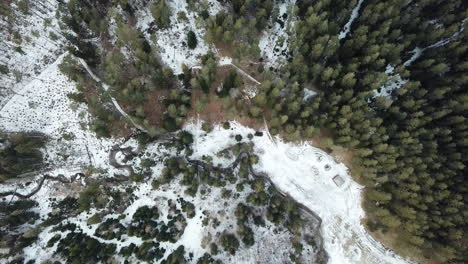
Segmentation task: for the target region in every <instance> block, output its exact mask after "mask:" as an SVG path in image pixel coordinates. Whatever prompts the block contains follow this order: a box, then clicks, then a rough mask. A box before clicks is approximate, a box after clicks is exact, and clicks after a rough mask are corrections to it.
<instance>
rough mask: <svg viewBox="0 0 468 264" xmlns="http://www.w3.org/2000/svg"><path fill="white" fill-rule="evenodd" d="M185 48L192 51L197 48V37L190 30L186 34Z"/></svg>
mask: <svg viewBox="0 0 468 264" xmlns="http://www.w3.org/2000/svg"><path fill="white" fill-rule="evenodd" d="M187 46H188V47H189V48H190V49H194V48H196V47H197V35H195V32H193V31H192V30H190V31H189V32H188V34H187Z"/></svg>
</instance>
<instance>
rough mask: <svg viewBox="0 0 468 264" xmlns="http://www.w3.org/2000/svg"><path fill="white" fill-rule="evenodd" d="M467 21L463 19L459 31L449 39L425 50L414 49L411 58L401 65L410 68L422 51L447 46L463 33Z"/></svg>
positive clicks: (467, 19)
mask: <svg viewBox="0 0 468 264" xmlns="http://www.w3.org/2000/svg"><path fill="white" fill-rule="evenodd" d="M467 21H468V18H465V19H463V21H462V22H461V25H460V30H458V31H457V32H455V33H454V34H453V35H452V36H450V37H449V38H445V39H442V40H439V41H437V42H436V43H434V44H431V45H429V46H427V47H425V48H420V47H416V48H414V49H413V50H412V51H410V53H413V56H411V58H409V59H408V60H407V61H405V62H404V63H403V65H404V66H405V67H408V66H410V65H411V64H412V63H413V62H414V61H415V60H417V59H418V58H419V57H421V55H422V54H423V53H424V51H426V50H427V49H432V48H438V47H442V46H445V45H447V44H448V43H450V42H452V41H453V40H455V39H456V38H457V37H458V36H459V35H460V34H461V33H463V31H464V30H465V24H466V23H467Z"/></svg>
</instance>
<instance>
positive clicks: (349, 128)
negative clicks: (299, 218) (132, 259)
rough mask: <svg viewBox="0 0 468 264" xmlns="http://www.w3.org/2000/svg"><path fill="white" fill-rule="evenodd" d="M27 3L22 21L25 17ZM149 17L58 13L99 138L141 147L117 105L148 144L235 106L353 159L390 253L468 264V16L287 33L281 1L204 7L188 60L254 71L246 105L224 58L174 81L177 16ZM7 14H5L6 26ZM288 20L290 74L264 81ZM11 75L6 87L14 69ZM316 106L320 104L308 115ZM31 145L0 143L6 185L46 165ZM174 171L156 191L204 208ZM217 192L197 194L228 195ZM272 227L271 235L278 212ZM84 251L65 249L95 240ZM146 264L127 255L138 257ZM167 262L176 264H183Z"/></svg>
mask: <svg viewBox="0 0 468 264" xmlns="http://www.w3.org/2000/svg"><path fill="white" fill-rule="evenodd" d="M20 2H21V3H22V4H21V5H20V7H21V9H24V10H26V9H27V8H28V4H27V3H28V1H20ZM147 2H148V1H136V0H135V1H131V0H105V1H95V0H83V1H81V0H70V1H68V2H67V3H65V2H61V4H60V5H59V6H60V8H59V11H60V12H58V13H57V17H59V18H60V26H61V27H62V30H63V31H64V36H65V38H66V40H67V43H68V44H67V51H68V52H69V54H71V55H69V56H68V57H66V59H65V60H64V62H63V63H62V64H61V65H60V69H61V71H62V72H63V73H64V74H65V75H66V76H67V77H68V78H70V80H73V81H75V82H76V83H77V93H71V94H69V95H68V96H69V98H71V99H72V100H74V101H75V102H76V103H85V104H86V105H87V106H88V109H89V112H90V113H91V115H92V116H93V120H92V121H91V125H90V127H91V129H92V130H93V131H94V132H96V134H97V135H98V136H99V137H105V138H111V137H112V136H122V135H124V136H128V135H130V134H131V132H130V129H129V128H128V126H129V122H128V121H127V120H125V119H124V118H122V117H121V116H120V115H119V113H118V112H117V111H116V110H115V109H113V107H112V101H111V98H115V99H116V100H117V101H118V102H119V103H120V104H121V105H122V108H123V109H124V110H125V112H126V113H128V114H129V116H130V117H131V118H132V120H134V121H135V123H137V124H138V125H140V126H141V127H143V128H144V131H139V132H140V134H139V141H140V143H147V142H150V141H151V140H155V139H157V138H158V137H160V136H163V135H165V134H167V133H170V132H174V131H177V130H178V129H180V128H181V127H182V126H183V124H184V122H186V121H187V120H188V118H189V117H193V116H196V115H197V114H198V113H201V112H204V111H208V110H206V105H207V104H209V103H213V102H216V103H218V102H220V104H224V105H229V107H225V108H224V109H230V111H233V113H235V114H239V115H242V117H248V118H249V120H250V119H251V120H254V121H253V122H254V123H255V124H263V122H265V123H266V124H267V125H268V128H269V132H270V133H271V134H272V135H273V136H274V135H281V136H282V137H283V138H284V139H286V140H288V141H293V142H296V141H297V142H299V141H303V140H308V139H312V138H323V141H322V146H323V147H324V148H325V149H327V150H330V149H331V148H332V147H335V146H340V147H342V148H344V149H346V151H347V152H348V153H350V155H351V158H350V160H349V161H348V164H347V165H348V166H349V167H350V168H351V173H352V174H353V176H354V178H355V179H356V181H358V182H359V183H360V184H362V185H364V186H365V191H364V196H365V200H364V203H363V206H364V208H365V210H366V213H367V218H366V219H365V225H366V228H367V229H368V230H369V231H371V232H372V233H373V234H374V235H375V236H376V237H380V238H382V237H389V236H392V237H394V238H393V240H392V241H391V242H390V244H386V245H389V246H391V247H393V248H395V249H396V250H397V252H399V253H402V254H405V255H409V256H411V257H415V258H416V259H418V260H421V259H423V260H433V261H436V263H466V262H468V249H467V241H468V234H467V232H466V230H468V179H467V176H466V175H468V168H467V164H468V120H467V118H468V90H467V87H468V74H467V72H468V30H467V29H466V27H467V26H468V25H467V24H468V2H467V1H463V0H450V1H443V0H414V1H409V0H389V1H377V0H359V1H358V0H352V1H343V0H335V1H331V0H320V1H316V0H314V1H312V0H297V1H295V2H294V6H292V7H291V8H289V9H288V11H287V13H285V15H283V19H284V20H277V21H274V20H273V19H275V18H276V17H278V15H279V14H278V12H279V11H278V9H277V8H275V5H276V4H278V2H281V1H273V0H268V1H260V0H219V1H217V2H219V3H220V4H222V5H223V6H225V7H226V8H225V9H223V10H221V11H220V12H218V13H216V14H214V15H212V14H210V13H209V12H208V11H207V5H208V4H207V1H193V0H186V1H185V2H186V3H187V5H188V8H189V9H190V11H191V12H194V13H195V14H196V21H197V23H198V24H200V25H202V26H203V27H204V28H205V31H204V35H203V38H200V37H197V35H196V34H195V32H194V31H188V32H186V35H185V36H184V39H185V41H184V44H183V45H184V46H187V47H188V48H189V49H190V50H195V49H197V47H200V45H201V43H202V42H206V43H208V44H209V45H210V46H211V47H215V48H216V51H220V53H221V54H229V55H231V56H232V57H233V58H234V59H235V62H236V63H237V64H239V65H241V66H245V68H247V71H248V72H249V74H250V75H249V76H253V77H252V78H257V79H258V80H260V81H261V84H259V85H258V90H257V93H256V94H255V96H254V97H253V98H250V99H245V98H243V97H240V96H234V95H233V94H235V92H234V91H235V90H237V88H240V87H243V86H245V85H246V84H247V83H248V82H249V80H248V79H247V78H245V76H243V75H241V74H240V73H239V72H238V71H236V70H226V69H224V68H223V67H221V66H220V65H219V63H218V61H219V59H220V58H219V57H220V56H221V55H219V54H218V53H214V52H213V49H212V50H209V51H208V52H206V54H205V55H203V56H201V58H200V65H197V66H196V67H190V66H187V65H182V66H181V68H182V72H181V73H175V72H174V71H173V70H172V69H171V68H170V67H168V66H167V65H165V64H164V62H163V60H162V58H161V55H160V53H159V52H160V47H158V45H157V41H156V39H157V33H155V32H156V31H157V30H165V29H167V28H170V27H172V26H174V25H173V23H174V21H173V20H171V18H172V17H174V16H173V11H172V10H171V6H170V4H168V2H169V1H167V0H156V1H149V2H148V3H147ZM142 6H148V8H149V9H150V14H151V19H152V23H151V26H150V27H149V28H147V29H145V30H143V29H142V28H139V27H138V26H137V25H136V22H135V20H136V13H137V11H138V9H140V8H141V7H142ZM358 7H359V8H358ZM8 10H9V6H8V5H6V4H3V3H2V4H0V16H1V17H4V18H5V20H6V19H7V17H8V16H9V12H8ZM355 12H357V13H356V14H355V15H354V18H353V19H352V20H350V17H353V13H355ZM116 14H118V15H116ZM111 19H112V21H113V22H112V26H110V24H111V23H109V21H111ZM177 19H178V20H180V21H184V20H187V14H185V13H178V14H177ZM290 19H293V21H295V22H294V27H293V29H292V32H291V33H290V36H289V40H288V41H289V50H288V52H286V53H285V54H284V55H285V57H286V60H285V62H284V63H283V64H282V65H280V66H278V67H274V66H268V65H267V64H266V62H265V61H264V58H263V57H262V54H261V51H260V48H259V41H260V36H261V34H262V32H265V31H266V30H268V29H269V27H270V28H271V24H270V21H272V20H273V23H278V24H280V25H281V24H284V21H286V20H290ZM346 28H347V29H346ZM73 58H81V59H83V60H84V61H86V62H87V64H88V65H89V66H91V68H92V69H93V70H94V71H95V72H96V73H97V74H98V75H99V76H101V79H102V80H103V81H104V82H105V83H106V84H108V85H109V86H110V87H111V89H110V90H107V91H103V90H102V89H100V88H99V85H100V83H97V82H96V81H95V80H93V79H92V78H91V77H90V76H89V74H88V73H87V72H86V71H84V70H83V69H82V68H81V67H80V65H79V62H78V60H76V59H73ZM246 65H247V66H246ZM0 66H2V65H0ZM192 66H193V65H192ZM0 70H1V71H2V72H8V68H6V66H4V67H2V68H0ZM254 80H255V79H254ZM250 81H251V80H250ZM218 87H221V88H220V89H218ZM305 90H313V91H314V92H315V93H316V95H314V96H312V97H308V98H306V99H305ZM155 109H156V110H155ZM140 130H141V129H140ZM32 138H37V137H35V136H10V137H9V136H3V135H0V147H1V148H0V157H1V158H2V159H1V160H0V180H3V179H8V178H11V177H13V175H18V174H21V173H25V172H28V171H30V170H31V169H33V167H34V166H38V164H40V163H41V159H42V157H41V153H40V152H39V151H38V149H39V148H41V147H42V146H43V145H44V144H45V140H44V139H43V138H42V137H40V139H41V140H31V139H32ZM31 160H32V161H33V162H30V161H31ZM176 163H177V161H176V160H169V161H168V163H167V164H166V165H167V167H168V168H167V169H166V170H165V173H164V174H163V176H164V177H163V178H162V180H167V182H158V181H155V182H153V186H154V188H155V189H157V188H159V187H160V186H161V185H164V184H166V183H168V182H170V180H172V178H171V177H173V176H175V175H176V174H177V175H178V174H180V173H182V174H184V175H185V176H184V179H183V180H182V184H183V185H188V186H190V188H189V189H188V190H187V193H189V194H190V193H196V192H197V188H198V186H197V185H196V184H193V182H192V181H195V180H194V179H189V178H188V176H187V175H188V174H189V173H187V172H186V171H185V170H190V167H187V165H186V164H176ZM18 164H19V165H18ZM201 177H203V175H202V176H201ZM213 180H214V179H210V178H206V179H203V178H200V179H199V180H198V181H200V182H204V183H206V184H210V185H214V186H216V185H222V184H225V183H218V182H216V181H214V182H212V181H213ZM254 188H255V187H254ZM260 193H261V192H260ZM254 196H255V195H253V196H251V197H250V198H248V199H250V200H249V202H251V203H253V204H255V203H257V205H259V206H260V205H266V203H270V204H272V203H274V201H273V200H270V199H274V197H269V198H268V199H269V200H268V201H262V198H261V197H258V196H260V195H258V196H256V197H254ZM83 206H84V207H85V209H86V206H89V203H85V205H83ZM239 208H240V209H239V210H238V211H236V213H238V215H237V216H238V217H239V218H242V214H243V212H241V211H242V208H241V207H239ZM245 210H247V211H248V210H249V209H248V208H247V209H245ZM267 216H268V217H270V218H271V220H272V221H273V222H274V221H275V220H274V218H275V215H274V213H272V212H271V210H270V211H268V214H267ZM134 217H135V216H134ZM109 224H110V223H109ZM293 224H294V223H293ZM289 228H290V227H289ZM130 230H131V229H129V230H127V232H133V231H130ZM244 231H245V233H243V234H241V236H242V237H243V240H242V242H243V243H245V244H248V243H250V241H249V238H248V236H249V234H248V232H249V230H248V229H245V230H244ZM73 235H74V233H69V235H68V236H67V240H73V239H77V240H80V241H82V240H83V239H85V238H83V237H80V236H79V235H76V237H73ZM155 235H158V234H155ZM234 238H235V236H234ZM234 238H232V236H231V235H230V234H227V233H225V234H224V235H223V236H222V237H221V240H220V243H221V246H222V247H223V248H224V250H225V251H227V252H234V253H235V251H236V248H237V247H238V244H239V241H234ZM89 243H91V242H89ZM236 244H237V246H236ZM152 246H154V245H152ZM148 247H150V246H149V245H148ZM154 247H156V246H154ZM156 248H157V247H156ZM59 250H62V251H63V252H64V253H63V254H65V255H66V254H70V253H69V251H67V249H66V248H59ZM103 250H104V251H106V250H109V252H112V249H103ZM135 250H136V249H128V252H130V253H129V254H133V253H135V254H137V255H138V254H139V253H138V251H135ZM177 250H178V252H179V253H180V252H184V248H180V249H177ZM153 253H154V256H158V252H153ZM160 253H161V252H159V254H160ZM182 255H183V253H182ZM145 257H146V256H142V257H141V259H144V258H145ZM208 257H210V256H207V258H208ZM171 258H173V259H172V260H170V261H172V263H176V262H177V256H176V255H174V256H173V257H171ZM139 259H140V258H139ZM200 261H201V260H200ZM200 263H203V262H200ZM207 263H208V261H207Z"/></svg>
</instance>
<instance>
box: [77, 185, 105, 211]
mask: <svg viewBox="0 0 468 264" xmlns="http://www.w3.org/2000/svg"><path fill="white" fill-rule="evenodd" d="M100 193H101V189H100V188H99V185H98V184H97V183H91V184H90V185H89V186H88V187H87V188H86V189H85V190H84V191H82V192H80V198H79V199H78V208H79V209H80V211H88V210H89V209H90V208H91V204H92V203H96V202H97V197H98V195H99V194H100Z"/></svg>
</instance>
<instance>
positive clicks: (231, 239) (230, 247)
mask: <svg viewBox="0 0 468 264" xmlns="http://www.w3.org/2000/svg"><path fill="white" fill-rule="evenodd" d="M221 246H222V247H223V249H224V250H225V251H227V252H229V254H231V255H235V254H236V251H237V249H239V240H238V239H237V237H236V236H235V235H234V234H231V233H226V232H225V233H223V234H222V235H221Z"/></svg>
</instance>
